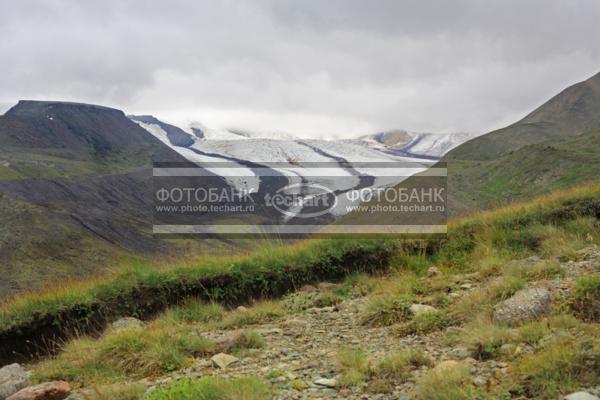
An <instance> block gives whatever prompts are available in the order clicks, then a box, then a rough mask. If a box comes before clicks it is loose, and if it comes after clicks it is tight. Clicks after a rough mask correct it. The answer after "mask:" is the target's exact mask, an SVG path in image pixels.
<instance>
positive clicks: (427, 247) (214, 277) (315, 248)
mask: <svg viewBox="0 0 600 400" xmlns="http://www.w3.org/2000/svg"><path fill="white" fill-rule="evenodd" d="M599 199H600V186H598V185H590V186H586V187H583V188H579V189H577V190H570V191H567V192H561V193H558V194H554V195H552V196H549V197H546V198H541V199H537V201H535V202H532V203H526V204H516V205H513V206H510V207H508V208H504V209H500V210H497V211H493V212H485V213H481V214H478V215H475V216H473V217H470V218H467V219H463V220H457V221H455V222H453V223H452V224H451V225H450V230H449V234H448V237H447V238H446V239H444V240H419V241H402V240H376V239H375V240H344V239H342V240H323V241H309V242H304V243H301V244H298V245H296V246H294V247H292V248H289V247H283V246H282V247H279V246H274V247H269V248H267V249H263V250H262V251H258V252H256V253H255V254H254V255H252V256H249V257H241V258H240V257H237V258H231V257H229V258H210V259H207V260H205V261H204V262H200V263H197V264H194V265H188V266H184V267H178V268H172V269H165V270H157V269H154V268H150V267H148V266H140V267H139V268H137V269H135V270H129V271H127V272H122V273H120V274H118V275H116V276H115V277H114V278H112V279H109V280H100V281H95V282H88V283H78V284H66V285H65V286H64V287H59V288H53V290H52V291H50V292H45V293H31V294H28V295H23V296H19V297H18V298H15V299H13V300H12V301H9V302H6V303H5V304H4V305H3V306H2V308H1V309H0V337H1V338H2V340H9V339H10V340H13V341H15V343H18V341H19V337H22V336H20V335H23V334H24V332H28V330H30V329H33V328H35V329H38V331H39V329H41V328H44V329H46V331H45V332H46V334H48V333H49V332H48V330H47V329H50V332H51V333H52V334H58V333H60V332H61V331H64V330H66V329H69V328H73V326H74V325H75V327H77V328H78V329H82V328H84V327H85V326H86V324H90V323H94V322H95V323H98V320H99V321H100V322H102V321H103V320H105V319H109V320H110V319H111V318H114V317H116V316H118V315H141V316H144V315H148V313H149V312H155V311H156V310H159V309H161V308H163V307H165V306H168V305H169V304H171V303H172V302H177V301H180V300H181V298H182V297H186V296H190V295H199V296H201V297H203V298H205V299H210V300H213V301H218V302H224V303H229V304H235V303H238V302H240V301H244V300H248V299H249V298H250V297H254V298H256V297H269V296H276V295H279V294H281V293H284V292H285V291H287V290H290V289H293V288H294V287H297V286H299V285H302V284H304V283H306V282H310V281H315V280H318V279H321V278H325V279H335V278H340V277H342V276H344V275H347V274H349V273H352V272H356V271H361V270H367V271H369V270H375V269H381V268H385V266H386V265H387V263H388V261H389V257H390V256H391V255H392V254H396V255H397V256H398V257H405V258H406V259H407V260H408V259H409V258H410V257H411V256H412V255H414V254H415V253H417V254H418V253H422V252H426V253H431V254H435V257H436V260H437V261H438V262H444V263H446V264H450V265H452V264H461V263H464V260H465V259H467V258H468V257H470V255H471V254H472V253H473V251H474V248H475V244H476V240H477V238H478V237H479V236H482V235H490V232H493V231H497V232H496V235H497V236H499V238H502V240H504V241H506V243H508V244H510V246H513V245H514V244H515V243H516V244H517V245H518V246H522V247H527V246H528V245H529V244H528V243H530V242H531V243H535V238H533V239H532V238H530V237H529V236H528V234H527V232H525V231H523V232H522V230H523V227H526V226H531V225H535V224H538V223H541V222H545V223H553V221H561V220H570V219H574V218H577V217H578V216H581V215H594V216H595V215H596V214H597V213H598V212H600V202H599ZM499 240H500V239H499ZM510 246H507V247H508V248H510ZM74 318H75V320H73V319H74ZM45 324H50V326H48V325H45ZM81 324H83V325H81ZM96 326H97V325H96ZM35 329H33V331H31V332H29V333H30V334H32V335H33V336H32V337H31V339H32V340H35V339H39V338H36V337H35V335H36V334H37V333H36V332H38V331H36V330H35ZM42 330H43V329H42ZM38 333H39V332H38ZM15 345H16V344H15Z"/></svg>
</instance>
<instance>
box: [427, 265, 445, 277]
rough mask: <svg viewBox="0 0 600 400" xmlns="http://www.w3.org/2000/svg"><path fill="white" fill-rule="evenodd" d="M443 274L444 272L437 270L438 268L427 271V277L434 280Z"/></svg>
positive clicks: (430, 268)
mask: <svg viewBox="0 0 600 400" xmlns="http://www.w3.org/2000/svg"><path fill="white" fill-rule="evenodd" d="M441 274H442V271H440V270H439V269H437V268H436V267H429V268H428V269H427V277H429V278H433V277H434V276H439V275H441Z"/></svg>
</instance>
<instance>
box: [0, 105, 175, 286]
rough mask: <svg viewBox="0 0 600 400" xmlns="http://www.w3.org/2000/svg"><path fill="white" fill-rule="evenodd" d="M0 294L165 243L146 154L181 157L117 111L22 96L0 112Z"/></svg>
mask: <svg viewBox="0 0 600 400" xmlns="http://www.w3.org/2000/svg"><path fill="white" fill-rule="evenodd" d="M0 144H1V147H0V273H1V274H2V275H3V279H2V280H1V281H0V297H3V296H5V295H7V294H10V293H14V292H17V291H20V290H23V289H27V288H29V287H31V286H32V285H33V286H35V285H37V284H39V283H47V282H48V281H55V280H57V279H58V280H61V279H66V278H72V277H76V278H77V277H84V276H89V275H90V274H94V273H97V272H98V271H99V270H101V269H102V268H106V267H112V266H114V265H115V260H116V259H117V258H119V257H125V256H131V255H151V254H156V253H160V252H165V251H168V250H169V248H170V246H169V245H167V243H166V242H163V241H157V240H155V239H154V238H153V237H152V236H151V234H150V232H151V223H152V208H151V202H152V193H151V189H152V181H151V178H152V172H151V165H152V160H157V161H183V160H182V159H181V158H180V156H179V155H178V154H177V153H175V152H174V151H172V150H171V149H170V148H168V147H167V146H164V145H163V144H162V143H161V142H160V141H159V140H157V139H156V138H154V137H153V136H152V135H150V134H149V133H148V132H146V131H145V130H144V129H142V128H141V127H139V126H138V125H137V124H136V123H134V122H132V121H130V120H129V119H128V118H127V117H126V116H125V115H124V114H123V112H122V111H119V110H116V109H112V108H107V107H101V106H95V105H88V104H76V103H63V102H38V101H21V102H19V103H18V104H17V105H16V106H15V107H13V108H12V109H10V110H9V111H8V112H7V113H6V114H5V115H3V116H1V117H0Z"/></svg>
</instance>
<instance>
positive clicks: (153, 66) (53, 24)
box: [0, 0, 600, 136]
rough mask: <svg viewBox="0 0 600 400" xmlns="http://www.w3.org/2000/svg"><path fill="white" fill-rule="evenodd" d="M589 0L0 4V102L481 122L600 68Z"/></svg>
mask: <svg viewBox="0 0 600 400" xmlns="http://www.w3.org/2000/svg"><path fill="white" fill-rule="evenodd" d="M598 20H600V3H596V2H590V1H586V0H526V1H523V0H521V1H517V0H502V1H500V0H488V1H485V2H483V1H478V0H455V1H451V2H450V1H444V0H438V1H416V0H414V1H397V0H389V1H386V0H380V1H362V0H329V1H317V0H303V1H297V0H270V1H268V0H258V1H251V2H250V1H248V2H245V1H234V0H223V1H199V2H198V1H183V0H178V1H170V2H145V1H117V0H108V1H103V2H76V1H67V0H63V1H58V0H46V1H43V0H38V1H33V0H25V1H19V2H8V1H7V2H0V51H1V54H2V55H3V57H2V60H3V61H2V62H1V63H0V76H1V77H2V78H1V80H0V101H2V102H14V101H16V100H17V99H20V98H38V99H44V98H46V99H68V100H74V101H85V102H92V103H101V104H106V105H112V106H115V107H120V108H123V109H125V110H126V111H128V112H140V113H152V114H155V115H157V116H159V117H163V118H166V119H170V120H172V121H173V122H181V121H183V120H187V119H195V120H201V121H203V122H204V123H206V124H207V125H220V126H231V127H238V128H249V129H266V130H273V131H289V132H294V133H302V134H306V135H313V136H322V135H338V136H345V135H354V134H357V133H360V132H366V131H375V130H382V129H390V128H397V127H403V128H407V129H413V130H422V131H486V130H489V129H492V128H495V127H499V126H501V125H502V124H505V123H509V122H512V121H514V120H515V119H518V118H520V117H522V116H523V115H524V114H525V113H527V112H528V111H530V110H531V109H533V108H534V107H536V106H537V105H539V104H540V103H541V102H543V101H544V100H546V99H547V98H548V97H549V96H551V95H553V94H555V93H556V92H557V91H559V90H560V89H562V88H563V87H565V86H567V85H569V84H572V83H574V82H577V81H579V80H582V79H585V78H587V77H588V76H590V75H592V74H594V73H596V72H598V70H600V41H598V38H599V37H600V26H599V24H597V21H598Z"/></svg>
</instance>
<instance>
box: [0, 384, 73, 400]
mask: <svg viewBox="0 0 600 400" xmlns="http://www.w3.org/2000/svg"><path fill="white" fill-rule="evenodd" d="M70 391H71V387H70V386H69V384H68V383H67V382H64V381H54V382H46V383H42V384H41V385H36V386H29V387H27V388H25V389H21V390H19V391H18V392H17V393H15V394H13V395H12V396H10V397H8V398H7V399H6V400H63V399H65V398H66V397H67V396H68V395H69V392H70Z"/></svg>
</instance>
